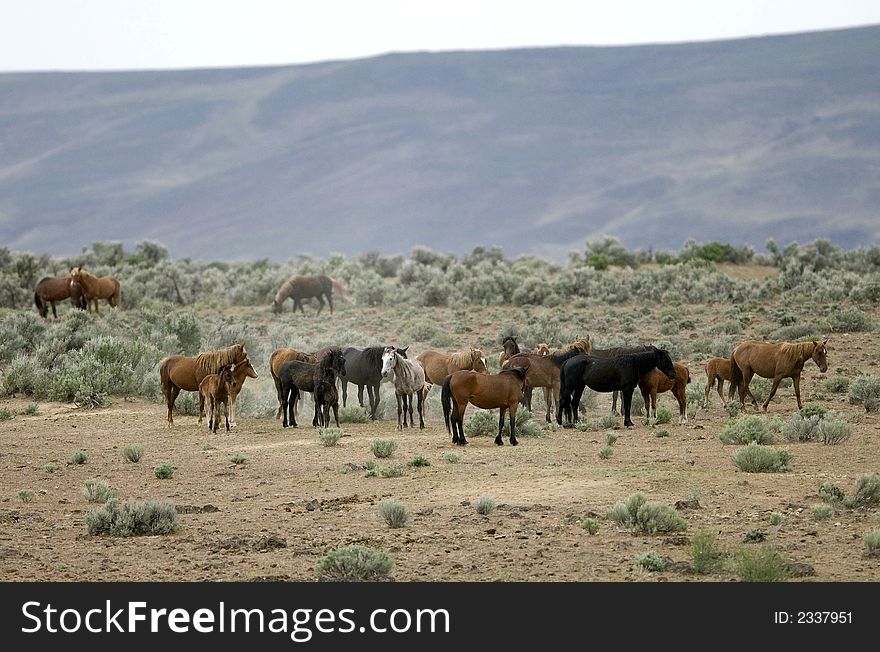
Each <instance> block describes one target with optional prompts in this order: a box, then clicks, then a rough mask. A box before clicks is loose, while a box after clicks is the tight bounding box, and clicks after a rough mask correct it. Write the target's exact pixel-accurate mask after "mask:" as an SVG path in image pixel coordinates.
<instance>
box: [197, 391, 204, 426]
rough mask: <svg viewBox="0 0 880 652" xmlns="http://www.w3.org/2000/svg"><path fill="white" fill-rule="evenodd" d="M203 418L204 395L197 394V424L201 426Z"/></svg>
mask: <svg viewBox="0 0 880 652" xmlns="http://www.w3.org/2000/svg"><path fill="white" fill-rule="evenodd" d="M204 418H205V395H204V394H202V393H201V392H199V423H198V425H202V419H204Z"/></svg>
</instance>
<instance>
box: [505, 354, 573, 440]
mask: <svg viewBox="0 0 880 652" xmlns="http://www.w3.org/2000/svg"><path fill="white" fill-rule="evenodd" d="M578 344H579V346H572V347H571V348H566V349H564V350H559V351H556V352H555V353H553V354H551V355H546V356H545V355H538V354H536V353H517V354H516V355H514V356H513V357H511V358H510V359H509V360H508V361H507V368H508V369H512V368H516V367H522V368H523V369H525V370H526V389H527V390H531V389H534V388H536V387H543V388H544V403H545V404H546V407H547V413H546V415H545V418H546V419H547V423H550V418H551V417H550V410H551V408H552V406H553V405H558V404H559V368H560V367H561V366H562V363H563V362H565V361H566V360H568V359H569V358H573V357H574V356H576V355H581V354H582V353H584V350H583V348H581V345H583V342H579V343H578ZM523 396H524V397H527V401H526V404H525V405H526V407H527V408H528V409H529V410H530V411H531V409H532V404H531V392H530V391H526V392H525V393H524V395H523Z"/></svg>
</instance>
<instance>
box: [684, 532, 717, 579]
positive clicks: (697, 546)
mask: <svg viewBox="0 0 880 652" xmlns="http://www.w3.org/2000/svg"><path fill="white" fill-rule="evenodd" d="M722 558H723V553H722V551H721V550H720V549H719V547H718V538H717V537H716V536H715V534H714V533H712V532H709V531H708V530H700V531H699V532H697V533H696V534H695V535H694V539H693V541H691V559H692V560H693V567H694V572H695V573H699V574H700V575H705V574H707V573H714V572H715V571H717V570H718V569H719V568H720V567H721V560H722Z"/></svg>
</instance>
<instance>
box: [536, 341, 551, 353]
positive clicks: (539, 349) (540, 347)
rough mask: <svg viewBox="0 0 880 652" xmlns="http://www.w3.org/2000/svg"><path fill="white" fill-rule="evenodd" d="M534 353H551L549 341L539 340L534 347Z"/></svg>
mask: <svg viewBox="0 0 880 652" xmlns="http://www.w3.org/2000/svg"><path fill="white" fill-rule="evenodd" d="M532 353H534V354H535V355H543V356H547V355H550V345H549V344H547V342H538V343H537V344H535V346H533V347H532Z"/></svg>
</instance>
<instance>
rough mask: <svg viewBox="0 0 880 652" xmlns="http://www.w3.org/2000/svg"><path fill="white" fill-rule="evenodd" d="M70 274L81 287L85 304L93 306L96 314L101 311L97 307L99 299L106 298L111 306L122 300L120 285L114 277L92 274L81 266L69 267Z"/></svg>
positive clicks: (115, 306) (117, 305)
mask: <svg viewBox="0 0 880 652" xmlns="http://www.w3.org/2000/svg"><path fill="white" fill-rule="evenodd" d="M70 276H71V278H73V280H74V281H76V282H77V283H79V285H80V287H81V288H82V293H83V296H84V297H85V299H86V305H87V306H89V308H90V309H91V306H95V312H96V313H97V314H99V315H100V314H101V311H100V310H99V309H98V300H99V299H106V300H107V303H109V304H110V307H111V308H118V307H119V302H120V301H121V300H122V286H120V284H119V281H117V280H116V279H115V278H114V277H112V276H101V277H98V276H92V275H91V274H89V273H88V272H87V271H86V270H84V269H83V268H82V267H72V268H71V269H70Z"/></svg>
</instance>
